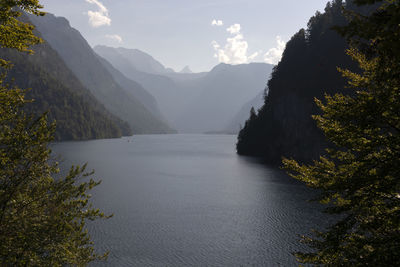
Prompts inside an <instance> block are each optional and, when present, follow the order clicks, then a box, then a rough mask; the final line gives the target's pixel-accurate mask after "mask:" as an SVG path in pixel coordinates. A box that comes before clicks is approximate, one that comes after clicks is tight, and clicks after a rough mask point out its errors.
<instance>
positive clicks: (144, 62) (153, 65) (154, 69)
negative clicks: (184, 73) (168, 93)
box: [93, 45, 174, 74]
mask: <svg viewBox="0 0 400 267" xmlns="http://www.w3.org/2000/svg"><path fill="white" fill-rule="evenodd" d="M109 48H110V47H107V46H102V45H97V46H95V47H94V48H93V50H94V51H96V53H98V54H99V55H103V56H104V58H108V57H109V56H116V55H108V56H106V55H104V54H105V53H117V54H118V55H119V56H120V57H118V58H123V59H124V60H123V61H124V62H121V64H127V65H129V67H130V68H134V69H136V70H138V71H141V72H146V73H151V74H165V73H171V72H174V71H173V70H172V69H170V68H166V67H164V65H163V64H161V63H160V62H159V61H157V60H155V59H154V58H153V57H152V56H150V55H149V54H147V53H145V52H143V51H140V50H138V49H127V48H123V47H118V48H113V49H109Z"/></svg>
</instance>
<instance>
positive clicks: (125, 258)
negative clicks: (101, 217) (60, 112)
mask: <svg viewBox="0 0 400 267" xmlns="http://www.w3.org/2000/svg"><path fill="white" fill-rule="evenodd" d="M235 142H236V137H235V136H231V135H148V136H134V137H129V138H121V139H109V140H97V141H88V142H65V143H59V144H56V145H54V147H53V150H54V152H55V153H56V154H58V155H61V156H62V158H63V159H64V162H63V164H62V166H64V167H69V165H71V164H82V163H85V162H88V163H89V165H88V167H89V168H90V169H95V170H96V175H95V177H96V178H99V179H101V180H102V181H103V182H102V184H101V185H100V186H98V187H97V188H96V189H95V190H94V191H93V192H92V194H93V202H94V204H95V206H96V207H100V208H101V209H102V210H104V211H106V212H112V213H114V217H113V218H112V219H110V220H106V221H99V222H95V223H93V224H91V225H90V232H91V234H92V236H93V239H94V240H95V241H96V247H97V249H98V251H105V250H110V252H111V253H110V256H109V259H108V261H107V262H106V263H101V264H100V263H96V264H95V266H99V265H100V266H102V265H105V266H292V265H295V264H296V262H295V259H294V257H293V256H292V255H291V252H293V251H297V250H299V249H302V248H303V247H301V245H300V244H299V242H298V239H299V238H298V234H307V233H308V232H309V229H310V228H312V227H314V226H319V225H322V224H323V222H324V218H323V216H322V215H321V214H320V212H319V211H318V209H317V207H316V205H315V204H314V205H313V204H310V203H308V202H307V201H306V200H307V199H309V198H310V193H311V192H310V191H309V190H308V189H307V188H305V187H304V186H303V185H302V184H300V183H298V182H297V181H295V180H293V179H291V178H289V177H287V176H286V175H285V174H284V173H283V172H282V171H280V170H277V169H274V168H269V167H266V166H265V165H262V164H260V163H258V162H257V161H255V160H254V159H250V158H246V157H239V156H237V155H236V153H235Z"/></svg>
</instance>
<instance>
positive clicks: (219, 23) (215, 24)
mask: <svg viewBox="0 0 400 267" xmlns="http://www.w3.org/2000/svg"><path fill="white" fill-rule="evenodd" d="M211 25H212V26H222V25H224V22H223V21H222V20H217V19H214V20H213V21H212V22H211Z"/></svg>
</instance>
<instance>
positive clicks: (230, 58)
mask: <svg viewBox="0 0 400 267" xmlns="http://www.w3.org/2000/svg"><path fill="white" fill-rule="evenodd" d="M240 29H241V26H240V24H234V25H232V26H230V27H229V28H228V29H227V31H228V32H229V33H231V34H232V35H234V36H233V37H231V38H227V39H226V44H225V46H224V47H223V48H222V47H221V46H220V45H219V44H218V43H217V42H216V41H212V42H211V45H212V46H213V48H214V50H215V54H214V57H215V58H217V59H218V61H219V62H223V63H227V64H244V63H249V62H251V61H252V60H254V59H255V58H256V57H257V56H258V55H259V52H256V53H253V54H251V55H250V56H248V55H247V50H248V48H249V45H248V43H247V42H246V41H245V40H244V37H243V34H241V33H240Z"/></svg>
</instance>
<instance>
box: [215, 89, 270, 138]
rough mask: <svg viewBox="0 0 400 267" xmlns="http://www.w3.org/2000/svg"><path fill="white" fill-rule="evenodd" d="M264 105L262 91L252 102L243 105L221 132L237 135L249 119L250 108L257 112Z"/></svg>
mask: <svg viewBox="0 0 400 267" xmlns="http://www.w3.org/2000/svg"><path fill="white" fill-rule="evenodd" d="M263 104H264V90H262V91H261V92H260V93H258V94H257V96H256V97H254V98H253V99H252V100H250V101H249V102H247V103H246V104H244V105H243V107H242V108H241V109H240V111H239V112H237V113H236V115H235V116H234V117H233V119H232V120H231V121H230V122H229V124H228V125H227V126H226V127H225V129H224V130H223V131H222V132H225V133H232V134H238V133H239V131H240V130H241V128H243V126H244V125H245V123H246V121H247V119H248V118H249V114H250V110H251V108H254V110H255V111H258V110H259V109H260V108H261V107H262V106H263Z"/></svg>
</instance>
